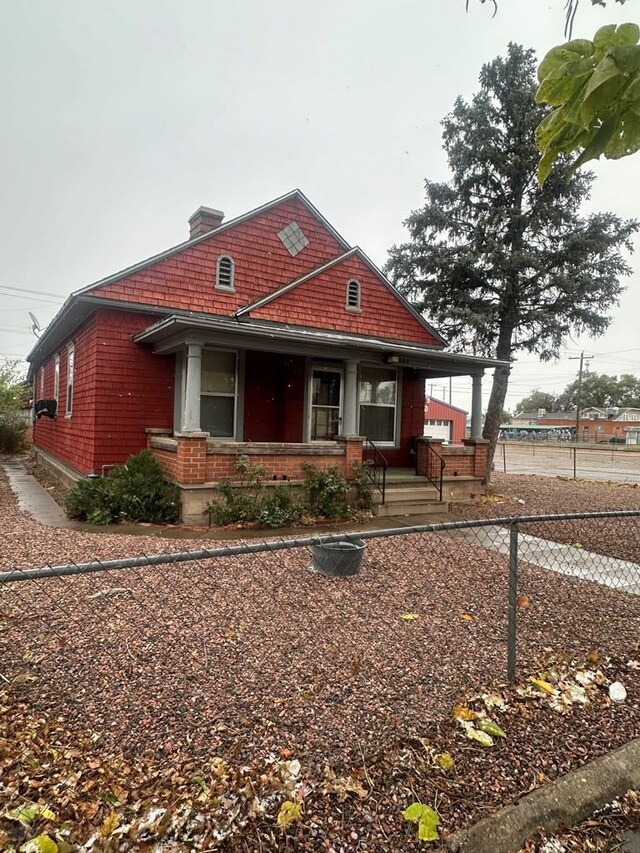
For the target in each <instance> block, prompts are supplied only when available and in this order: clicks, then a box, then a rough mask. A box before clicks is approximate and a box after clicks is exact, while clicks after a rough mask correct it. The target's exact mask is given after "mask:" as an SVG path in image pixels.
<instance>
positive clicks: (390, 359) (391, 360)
mask: <svg viewBox="0 0 640 853" xmlns="http://www.w3.org/2000/svg"><path fill="white" fill-rule="evenodd" d="M384 360H385V362H386V363H387V364H399V363H400V356H399V355H395V354H394V353H389V355H385V357H384Z"/></svg>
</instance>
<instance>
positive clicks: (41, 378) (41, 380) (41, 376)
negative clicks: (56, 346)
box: [38, 364, 44, 400]
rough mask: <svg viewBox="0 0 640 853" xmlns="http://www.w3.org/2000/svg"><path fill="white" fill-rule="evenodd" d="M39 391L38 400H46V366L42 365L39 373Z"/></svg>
mask: <svg viewBox="0 0 640 853" xmlns="http://www.w3.org/2000/svg"><path fill="white" fill-rule="evenodd" d="M38 389H39V393H38V398H39V399H40V400H43V399H44V364H43V365H42V367H41V368H40V370H39V371H38Z"/></svg>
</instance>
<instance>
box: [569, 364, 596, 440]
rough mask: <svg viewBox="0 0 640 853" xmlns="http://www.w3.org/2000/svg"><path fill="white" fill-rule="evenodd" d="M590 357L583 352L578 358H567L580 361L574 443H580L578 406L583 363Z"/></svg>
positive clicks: (579, 403) (580, 395)
mask: <svg viewBox="0 0 640 853" xmlns="http://www.w3.org/2000/svg"><path fill="white" fill-rule="evenodd" d="M592 358H593V356H592V355H585V354H584V350H582V352H581V353H580V355H579V356H577V355H572V356H569V361H577V360H578V359H580V370H579V371H578V395H577V397H576V441H580V405H581V402H582V400H581V397H582V370H583V367H584V363H585V361H589V360H590V359H592ZM587 372H589V365H587Z"/></svg>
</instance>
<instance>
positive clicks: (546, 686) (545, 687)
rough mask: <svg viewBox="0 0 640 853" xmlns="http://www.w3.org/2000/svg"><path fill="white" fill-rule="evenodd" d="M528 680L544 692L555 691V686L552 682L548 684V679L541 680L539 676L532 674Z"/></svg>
mask: <svg viewBox="0 0 640 853" xmlns="http://www.w3.org/2000/svg"><path fill="white" fill-rule="evenodd" d="M529 681H530V682H531V683H532V684H535V686H536V687H537V688H538V690H542V691H544V692H545V693H553V692H554V691H555V687H554V686H553V684H549V682H548V681H543V680H542V679H541V678H534V677H533V675H531V676H529Z"/></svg>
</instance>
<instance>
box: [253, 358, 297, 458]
mask: <svg viewBox="0 0 640 853" xmlns="http://www.w3.org/2000/svg"><path fill="white" fill-rule="evenodd" d="M304 377H305V361H304V358H303V357H301V356H290V355H283V354H281V353H270V352H256V351H254V350H248V351H247V354H246V361H245V402H244V440H245V441H284V442H297V441H302V440H303V411H304V393H305V387H304Z"/></svg>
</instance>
